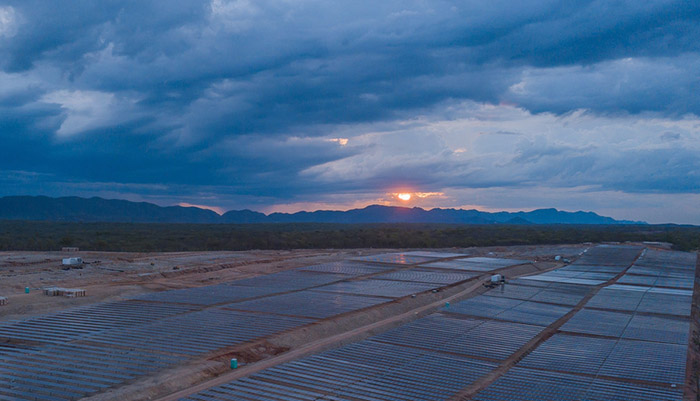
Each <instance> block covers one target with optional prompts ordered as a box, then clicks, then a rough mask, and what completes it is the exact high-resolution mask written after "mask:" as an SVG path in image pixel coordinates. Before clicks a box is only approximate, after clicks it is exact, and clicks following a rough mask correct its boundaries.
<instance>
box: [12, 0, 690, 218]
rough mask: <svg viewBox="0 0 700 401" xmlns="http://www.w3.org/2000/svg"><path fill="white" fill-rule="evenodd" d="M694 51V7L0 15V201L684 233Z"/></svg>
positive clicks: (203, 6)
mask: <svg viewBox="0 0 700 401" xmlns="http://www.w3.org/2000/svg"><path fill="white" fill-rule="evenodd" d="M699 37H700V2H698V1H694V0H692V1H657V0H649V1H638V0H629V1H613V0H609V1H585V0H583V1H576V2H572V1H553V0H552V1H548V0H540V1H527V0H524V1H517V2H514V1H501V0H490V1H430V0H400V1H394V0H386V1H381V2H377V1H366V0H351V1H344V0H336V1H321V0H254V1H253V0H250V1H249V0H211V1H189V0H178V1H150V0H135V1H126V0H122V1H111V0H101V1H92V0H80V1H78V0H65V1H53V0H16V1H15V0H9V1H8V0H0V196H6V195H47V196H83V197H91V196H101V197H104V198H118V199H128V200H133V201H148V202H153V203H156V204H159V205H174V204H184V205H200V206H206V207H210V208H212V209H214V210H217V211H225V210H232V209H244V208H248V209H252V210H258V211H263V212H273V211H285V212H293V211H298V210H316V209H340V210H345V209H349V208H355V207H363V206H366V205H369V204H385V205H405V206H411V207H412V206H419V207H424V208H433V207H455V208H476V209H480V210H486V211H496V210H509V211H515V210H532V209H536V208H543V207H555V208H558V209H563V210H570V211H576V210H585V211H589V210H592V211H595V212H597V213H599V214H603V215H608V216H612V217H615V218H619V219H630V220H644V221H648V222H652V223H665V222H673V223H690V224H700V208H698V205H700V117H699V116H700V96H699V95H698V93H700V40H698V38H699ZM399 193H410V194H411V195H412V196H411V199H410V200H408V201H404V200H400V199H399V198H398V196H397V194H399Z"/></svg>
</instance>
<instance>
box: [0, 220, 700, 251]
mask: <svg viewBox="0 0 700 401" xmlns="http://www.w3.org/2000/svg"><path fill="white" fill-rule="evenodd" d="M625 241H660V242H669V243H671V244H673V247H674V249H677V250H683V251H692V250H698V249H699V248H700V227H698V226H678V225H502V224H488V225H452V224H317V223H303V224H299V223H295V224H165V223H65V222H42V221H14V220H6V221H0V250H1V251H10V250H24V251H55V250H60V249H61V248H62V247H66V246H71V247H79V248H80V249H81V250H86V251H87V250H89V251H126V252H177V251H223V250H230V251H240V250H250V249H301V248H345V249H347V248H452V247H458V248H463V247H472V246H495V245H537V244H563V243H581V242H625Z"/></svg>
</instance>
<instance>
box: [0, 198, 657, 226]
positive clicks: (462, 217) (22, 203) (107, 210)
mask: <svg viewBox="0 0 700 401" xmlns="http://www.w3.org/2000/svg"><path fill="white" fill-rule="evenodd" d="M0 220H42V221H65V222H122V223H445V224H516V225H524V224H646V223H644V222H635V221H627V220H615V219H613V218H611V217H605V216H600V215H598V214H596V213H593V212H581V211H579V212H566V211H561V210H557V209H538V210H533V211H530V212H495V213H490V212H482V211H479V210H474V209H469V210H465V209H437V208H436V209H430V210H425V209H421V208H418V207H414V208H407V207H397V206H381V205H371V206H367V207H365V208H362V209H352V210H348V211H333V210H319V211H315V212H297V213H271V214H269V215H265V214H263V213H260V212H254V211H251V210H231V211H229V212H226V213H224V214H223V215H219V214H217V213H215V212H213V211H211V210H206V209H200V208H197V207H183V206H158V205H155V204H152V203H147V202H131V201H127V200H118V199H102V198H98V197H94V198H79V197H62V198H50V197H46V196H6V197H3V198H0Z"/></svg>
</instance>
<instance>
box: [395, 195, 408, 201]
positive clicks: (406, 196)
mask: <svg viewBox="0 0 700 401" xmlns="http://www.w3.org/2000/svg"><path fill="white" fill-rule="evenodd" d="M396 197H397V198H399V199H401V200H402V201H404V202H408V201H410V200H411V194H407V193H405V194H398V195H396Z"/></svg>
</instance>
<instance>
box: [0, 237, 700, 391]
mask: <svg viewBox="0 0 700 401" xmlns="http://www.w3.org/2000/svg"><path fill="white" fill-rule="evenodd" d="M582 250H583V251H582V252H581V254H580V255H578V257H577V258H576V260H575V261H573V263H559V264H557V265H556V266H555V265H552V267H553V268H546V269H542V268H541V267H538V266H536V265H537V264H536V263H534V262H533V261H532V260H528V259H527V258H519V257H518V258H508V257H490V256H477V257H474V256H469V255H465V254H462V253H453V252H446V253H440V252H426V251H412V252H411V251H409V252H394V253H380V254H377V255H369V256H358V257H350V258H347V259H345V260H340V261H335V262H328V263H321V264H313V265H308V266H302V267H298V268H294V269H290V270H286V271H282V272H278V273H273V274H267V275H261V276H257V277H252V278H245V279H241V280H233V281H225V282H219V283H215V284H212V285H207V286H200V287H192V288H185V289H175V290H169V291H161V292H151V293H147V294H142V295H137V296H134V297H131V298H129V299H123V300H118V301H111V302H100V303H94V304H89V305H85V306H80V307H74V308H68V309H66V310H62V311H59V312H55V313H50V314H45V315H40V316H34V317H29V318H25V319H19V320H13V321H3V322H0V400H75V399H84V398H87V399H93V400H98V399H104V400H108V399H162V400H166V399H167V400H169V399H182V400H199V401H206V400H210V401H211V400H350V401H353V400H357V401H360V400H364V401H373V400H503V401H508V400H513V401H516V400H684V399H688V398H687V396H688V394H687V391H686V394H685V396H686V398H684V390H685V389H686V387H687V381H688V379H687V377H688V376H689V372H687V371H686V370H687V369H688V367H687V361H688V360H689V353H691V352H690V351H689V349H691V348H690V347H689V344H690V343H692V338H691V336H692V333H693V330H692V329H693V327H694V326H693V324H692V323H693V320H692V317H693V316H694V315H693V313H694V308H693V307H692V304H693V290H694V282H695V271H696V258H697V255H696V254H694V253H693V254H691V253H682V252H672V251H665V250H653V249H648V248H646V247H644V246H634V245H629V246H624V245H597V246H590V247H586V248H582ZM494 273H501V274H504V275H506V284H503V285H497V286H494V287H493V288H486V287H485V286H484V285H483V283H485V282H487V281H488V280H489V278H490V277H491V275H492V274H494ZM414 310H415V312H414ZM382 311H384V315H382V313H380V312H382ZM387 311H390V312H387ZM419 312H420V313H419ZM386 313H393V314H397V315H399V314H402V316H403V314H405V315H406V316H408V317H404V318H401V320H397V321H395V322H393V323H392V324H388V323H387V324H385V325H378V324H379V323H381V322H382V319H387V321H388V319H389V318H391V316H386ZM399 317H400V316H399ZM363 319H364V320H363ZM348 322H353V324H354V326H347V327H346V326H342V325H343V324H350V323H348ZM358 322H359V323H358ZM363 325H367V326H368V327H369V326H371V325H374V326H373V329H372V330H369V329H368V330H366V331H362V329H363V327H362V326H363ZM329 327H330V328H333V327H335V328H336V331H337V330H339V329H338V327H343V328H344V329H346V330H347V331H358V330H359V331H358V332H362V334H358V335H356V336H354V337H347V338H346V339H345V340H343V341H339V342H338V343H337V344H334V343H329V344H327V345H326V346H323V347H319V348H318V349H315V350H312V351H309V352H307V353H306V354H303V355H300V356H299V357H294V358H287V359H280V362H279V363H275V362H274V361H275V356H274V355H272V356H270V358H271V359H270V361H272V362H269V363H267V365H266V367H264V368H256V366H258V364H261V363H263V362H265V360H263V361H262V362H258V361H255V360H250V361H247V360H245V358H242V359H241V360H240V366H238V367H237V370H232V369H230V368H228V367H227V369H224V368H222V366H223V365H225V364H227V363H228V360H229V358H230V357H231V356H232V355H233V356H236V355H237V354H235V351H236V350H239V349H245V347H247V346H250V347H257V346H259V344H262V343H275V341H277V340H278V339H280V338H302V339H303V338H304V336H305V335H306V334H308V333H310V332H311V331H312V330H314V328H323V330H328V331H329V334H328V335H327V336H329V337H330V336H331V334H332V333H330V332H331V331H333V330H332V329H329ZM319 330H320V329H319ZM299 333H300V334H299ZM285 336H286V337H285ZM295 336H296V337H295ZM300 341H301V343H300V345H303V341H304V340H300ZM306 341H312V340H311V338H310V337H309V339H308V340H306ZM287 348H290V347H287ZM286 351H287V349H281V350H280V351H279V356H280V357H283V356H284V355H285V352H286ZM200 365H201V366H206V367H208V369H213V368H212V366H216V367H217V368H216V369H213V370H214V371H215V374H210V375H209V376H202V377H201V380H199V381H197V380H195V379H194V378H193V379H192V380H191V382H188V383H185V382H184V381H183V383H177V382H178V380H176V379H173V377H176V376H172V375H171V373H172V372H175V371H177V370H178V369H182V368H183V367H188V366H200ZM248 372H249V373H248ZM230 375H235V377H234V376H231V378H230V380H228V377H229V376H230ZM192 376H196V375H195V374H193V375H192ZM173 382H174V383H173ZM163 383H164V384H167V386H165V387H162V386H161V385H164V384H163ZM149 384H150V385H153V389H151V390H152V391H147V390H148V389H147V387H148V385H149ZM155 384H158V386H156V385H155ZM195 384H196V385H197V386H196V387H195ZM178 385H179V386H180V387H178ZM144 386H145V387H144ZM159 386H161V387H159ZM125 389H140V391H136V392H134V391H131V392H129V391H126V390H125ZM174 390H177V391H174ZM120 391H121V392H120ZM169 393H172V394H169Z"/></svg>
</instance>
